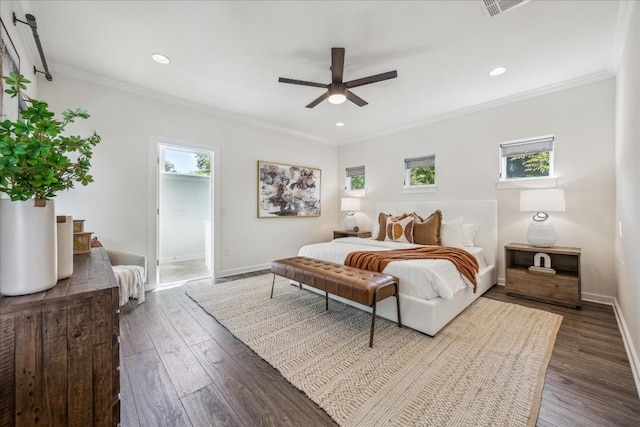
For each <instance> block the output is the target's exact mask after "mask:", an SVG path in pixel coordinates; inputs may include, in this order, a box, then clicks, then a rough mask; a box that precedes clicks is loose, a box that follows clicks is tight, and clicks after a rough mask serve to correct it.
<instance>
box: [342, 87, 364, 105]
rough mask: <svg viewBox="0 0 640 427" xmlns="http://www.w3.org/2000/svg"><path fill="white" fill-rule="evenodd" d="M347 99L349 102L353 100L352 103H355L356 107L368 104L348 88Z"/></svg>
mask: <svg viewBox="0 0 640 427" xmlns="http://www.w3.org/2000/svg"><path fill="white" fill-rule="evenodd" d="M347 99H348V100H349V101H351V102H353V103H354V104H356V105H357V106H358V107H364V106H365V105H367V104H368V102H367V101H365V100H364V99H362V98H360V97H359V96H358V95H356V94H355V93H353V92H351V91H350V90H348V91H347Z"/></svg>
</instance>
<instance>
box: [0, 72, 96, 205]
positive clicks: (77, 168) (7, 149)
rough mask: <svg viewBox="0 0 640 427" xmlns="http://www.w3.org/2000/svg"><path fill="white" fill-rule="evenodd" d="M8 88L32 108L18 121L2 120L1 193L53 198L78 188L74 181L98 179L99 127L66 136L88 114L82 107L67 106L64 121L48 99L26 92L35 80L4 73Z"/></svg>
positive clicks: (16, 197)
mask: <svg viewBox="0 0 640 427" xmlns="http://www.w3.org/2000/svg"><path fill="white" fill-rule="evenodd" d="M4 81H5V83H6V85H7V86H8V89H6V90H5V92H6V93H7V94H8V95H10V96H11V97H18V96H20V97H22V99H24V101H25V102H26V104H27V106H28V107H27V108H26V109H24V110H22V111H21V112H20V118H19V119H18V120H16V121H11V120H8V119H5V120H4V121H2V122H0V192H4V193H6V194H8V195H9V197H10V198H11V200H13V201H19V200H28V199H31V198H34V199H36V205H44V204H45V203H44V202H41V203H39V201H46V200H50V199H51V198H53V197H55V196H56V193H58V192H60V191H62V190H68V189H70V188H73V187H74V184H75V183H80V184H82V185H87V184H89V183H90V182H93V177H92V176H91V175H90V174H89V168H90V167H91V163H90V160H91V156H92V154H93V147H95V146H96V145H97V144H98V143H99V142H100V136H99V135H98V134H96V133H95V132H94V133H93V134H92V135H91V136H89V137H87V138H82V137H80V136H75V135H72V136H67V135H65V134H64V132H65V127H66V126H67V125H68V124H69V123H73V122H74V121H75V119H77V118H82V119H88V118H89V113H87V111H86V110H83V109H81V108H78V109H76V110H75V111H73V110H66V111H64V112H63V113H62V120H58V119H56V118H55V117H54V113H53V112H51V111H50V110H49V105H48V104H47V103H46V102H44V101H39V100H37V99H33V98H30V97H29V96H27V95H26V93H25V92H24V91H25V90H26V88H27V84H28V83H31V82H30V81H29V80H27V79H26V78H25V77H24V76H23V75H21V74H16V73H11V74H10V75H9V76H6V77H4Z"/></svg>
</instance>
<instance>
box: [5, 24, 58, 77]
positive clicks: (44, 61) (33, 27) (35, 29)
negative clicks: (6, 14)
mask: <svg viewBox="0 0 640 427" xmlns="http://www.w3.org/2000/svg"><path fill="white" fill-rule="evenodd" d="M25 18H26V19H27V21H26V22H25V21H21V20H19V19H18V18H17V17H16V13H15V12H13V25H16V22H20V23H22V24H26V25H28V26H29V27H31V31H32V32H33V38H34V40H35V41H36V46H37V47H38V53H40V59H41V60H42V67H43V68H44V71H40V70H38V69H37V68H36V66H35V65H34V66H33V72H34V73H41V74H44V76H45V78H46V79H47V80H48V81H51V80H53V76H52V75H51V73H50V72H49V66H48V65H47V59H46V58H45V57H44V51H43V50H42V43H40V36H39V35H38V24H37V23H36V17H35V16H33V15H32V14H30V13H27V14H26V15H25Z"/></svg>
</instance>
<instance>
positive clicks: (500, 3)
mask: <svg viewBox="0 0 640 427" xmlns="http://www.w3.org/2000/svg"><path fill="white" fill-rule="evenodd" d="M525 3H529V0H484V4H485V6H487V11H488V12H489V15H490V16H491V17H492V18H493V17H494V16H496V15H499V14H501V13H504V12H506V11H507V10H509V9H513V8H514V7H516V6H520V5H522V4H525Z"/></svg>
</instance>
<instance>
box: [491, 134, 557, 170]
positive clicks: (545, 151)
mask: <svg viewBox="0 0 640 427" xmlns="http://www.w3.org/2000/svg"><path fill="white" fill-rule="evenodd" d="M554 139H555V138H554V136H553V135H548V136H543V137H538V138H531V139H523V140H519V141H511V142H505V143H502V144H500V180H501V181H510V180H516V179H535V178H551V177H553V142H554Z"/></svg>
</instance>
